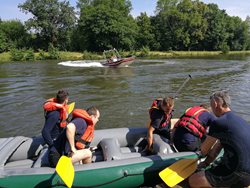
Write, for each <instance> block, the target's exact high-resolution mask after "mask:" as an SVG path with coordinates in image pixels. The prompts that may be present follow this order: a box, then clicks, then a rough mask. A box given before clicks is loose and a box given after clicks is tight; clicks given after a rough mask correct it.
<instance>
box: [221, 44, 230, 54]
mask: <svg viewBox="0 0 250 188" xmlns="http://www.w3.org/2000/svg"><path fill="white" fill-rule="evenodd" d="M221 51H222V53H223V54H228V52H229V51H230V47H229V46H228V45H227V43H226V42H223V43H222V45H221Z"/></svg>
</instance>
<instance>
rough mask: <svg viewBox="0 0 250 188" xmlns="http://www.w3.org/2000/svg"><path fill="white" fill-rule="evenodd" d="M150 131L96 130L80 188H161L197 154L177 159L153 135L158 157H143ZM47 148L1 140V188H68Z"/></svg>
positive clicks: (78, 170) (80, 170) (79, 175)
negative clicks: (163, 175) (168, 171)
mask: <svg viewBox="0 0 250 188" xmlns="http://www.w3.org/2000/svg"><path fill="white" fill-rule="evenodd" d="M146 135H147V129H146V128H114V129H104V130H96V131H95V138H94V140H93V142H92V143H91V146H93V147H94V146H96V147H97V149H96V150H95V151H94V152H93V158H92V163H91V164H84V165H82V164H76V165H74V170H75V177H74V182H73V186H72V187H75V188H80V187H81V188H85V187H103V188H104V187H107V188H110V187H114V188H117V187H119V188H121V187H130V188H131V187H143V186H153V185H156V184H158V183H159V182H161V179H160V178H159V175H158V173H159V172H160V171H161V170H163V169H164V168H166V167H167V166H169V165H171V164H173V163H175V162H176V161H178V160H180V159H183V158H196V157H197V156H196V154H195V153H193V152H181V153H176V152H174V151H173V148H171V146H170V145H169V144H167V143H165V142H163V140H162V139H161V138H160V136H158V135H154V145H153V148H154V149H153V154H152V155H149V156H144V155H143V152H142V150H143V149H144V147H145V144H146V139H145V138H146ZM47 155H48V147H47V145H46V144H45V143H44V140H43V138H42V137H41V136H36V137H33V138H29V137H24V136H16V137H10V138H0V187H2V188H3V187H4V188H5V187H6V188H17V187H25V188H29V187H36V188H39V187H41V188H44V187H66V185H65V184H64V182H63V181H62V180H61V178H60V177H59V176H58V175H57V173H56V171H55V169H54V168H50V167H48V160H47V158H48V156H47Z"/></svg>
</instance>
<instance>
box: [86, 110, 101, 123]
mask: <svg viewBox="0 0 250 188" xmlns="http://www.w3.org/2000/svg"><path fill="white" fill-rule="evenodd" d="M87 112H88V114H89V115H90V117H91V118H92V121H93V124H94V125H95V124H96V123H97V122H98V121H99V118H100V112H99V110H98V109H97V108H96V107H95V106H91V107H89V108H88V109H87Z"/></svg>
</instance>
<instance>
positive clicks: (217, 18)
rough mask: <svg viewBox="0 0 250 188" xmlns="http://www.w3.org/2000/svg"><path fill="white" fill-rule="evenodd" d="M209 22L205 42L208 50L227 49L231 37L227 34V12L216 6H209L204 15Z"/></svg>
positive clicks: (205, 47) (204, 44)
mask: <svg viewBox="0 0 250 188" xmlns="http://www.w3.org/2000/svg"><path fill="white" fill-rule="evenodd" d="M204 17H205V19H206V20H207V22H208V29H207V32H206V34H205V38H204V41H203V47H204V49H206V50H221V49H222V48H221V47H222V45H223V46H224V47H225V46H226V45H227V44H225V43H227V40H228V37H229V33H228V32H227V19H228V15H227V14H226V12H225V10H220V9H219V8H218V5H216V4H208V11H207V13H206V14H205V15H204Z"/></svg>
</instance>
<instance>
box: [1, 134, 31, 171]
mask: <svg viewBox="0 0 250 188" xmlns="http://www.w3.org/2000/svg"><path fill="white" fill-rule="evenodd" d="M28 139H29V138H27V137H23V136H16V137H10V138H1V139H0V167H2V166H5V164H6V163H7V162H8V159H9V158H10V156H11V155H12V154H13V153H14V152H15V150H16V149H17V148H18V147H19V146H20V145H21V144H22V143H23V142H25V141H26V140H28Z"/></svg>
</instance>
